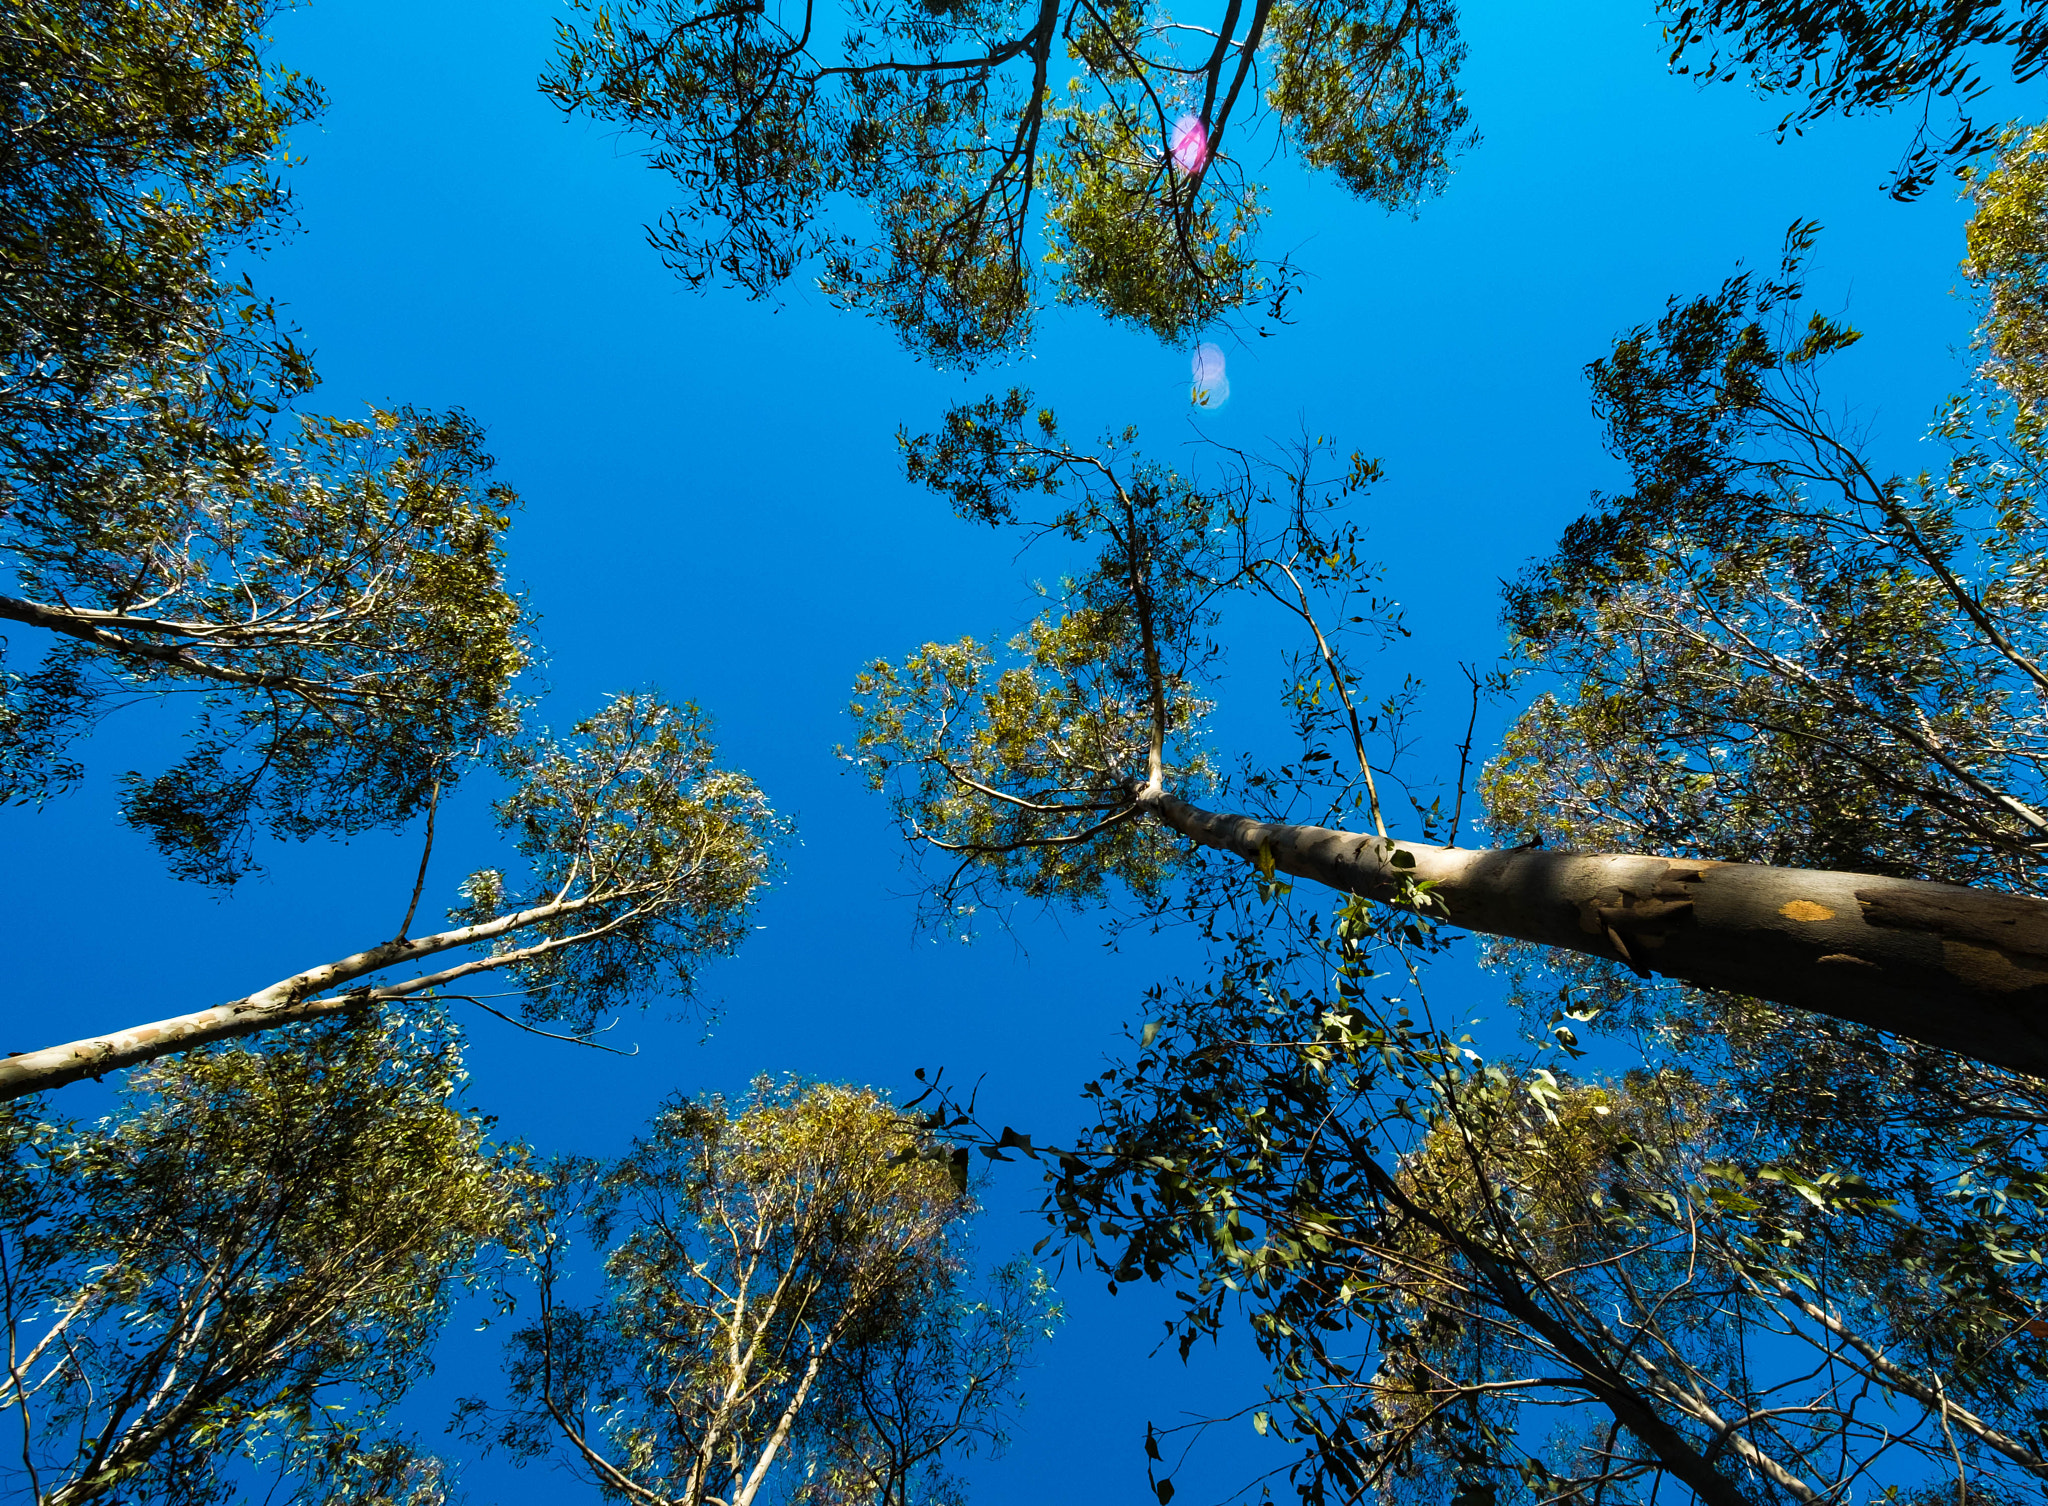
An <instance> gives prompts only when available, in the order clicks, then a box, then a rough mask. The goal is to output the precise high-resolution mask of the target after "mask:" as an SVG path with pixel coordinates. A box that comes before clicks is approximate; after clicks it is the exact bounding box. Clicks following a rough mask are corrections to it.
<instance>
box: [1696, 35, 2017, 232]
mask: <svg viewBox="0 0 2048 1506" xmlns="http://www.w3.org/2000/svg"><path fill="white" fill-rule="evenodd" d="M1658 9H1660V10H1662V11H1663V12H1664V13H1665V14H1666V15H1667V16H1669V17H1670V21H1669V24H1668V25H1667V26H1666V27H1665V33H1664V35H1665V39H1666V41H1668V42H1669V43H1670V44H1671V48H1672V51H1671V63H1672V66H1673V68H1675V69H1676V70H1677V71H1678V72H1679V73H1681V74H1692V75H1694V76H1696V77H1698V78H1699V79H1700V80H1701V81H1702V82H1703V83H1721V82H1732V81H1733V80H1735V79H1737V78H1742V77H1746V78H1747V79H1748V80H1749V82H1750V84H1751V85H1752V86H1753V87H1754V88H1755V89H1756V90H1757V92H1758V93H1760V94H1767V95H1768V94H1789V95H1793V96H1797V97H1798V100H1797V103H1795V104H1794V105H1793V106H1792V108H1790V109H1789V110H1787V111H1786V113H1785V117H1784V119H1782V120H1781V121H1779V122H1778V137H1779V139H1780V140H1783V139H1784V138H1785V136H1786V135H1788V134H1791V133H1796V132H1798V131H1801V130H1803V129H1804V128H1805V127H1806V126H1808V125H1811V124H1813V123H1814V122H1816V121H1819V120H1822V119H1825V118H1826V117H1827V116H1829V115H1835V114H1841V115H1853V114H1864V113H1871V112H1876V111H1893V110H1904V111H1905V112H1907V113H1908V114H1909V115H1917V116H1918V119H1917V120H1915V121H1914V125H1913V135H1912V138H1911V140H1910V141H1909V142H1908V143H1907V146H1906V149H1905V151H1904V153H1903V154H1902V155H1901V156H1900V159H1899V163H1898V166H1897V167H1895V168H1894V169H1893V170H1892V175H1891V178H1890V180H1889V181H1888V183H1887V184H1886V187H1887V188H1888V189H1889V190H1890V192H1891V194H1892V195H1893V197H1895V198H1900V199H1910V198H1915V197H1917V196H1918V195H1919V194H1921V193H1922V192H1924V191H1925V190H1926V188H1927V186H1928V185H1929V184H1930V183H1932V182H1933V181H1934V178H1935V175H1936V174H1937V173H1938V172H1939V171H1940V169H1941V167H1942V165H1943V163H1944V162H1945V161H1946V162H1951V163H1953V162H1956V161H1958V160H1959V159H1960V160H1967V159H1968V158H1970V157H1972V156H1974V155H1976V154H1978V153H1981V152H1984V151H1986V150H1988V149H1990V148H1991V147H1993V146H1995V145H1996V144H1997V140H1998V136H1999V132H2000V129H2001V122H2000V121H1999V120H1997V119H1993V120H1990V121H1985V120H1983V119H1981V118H1979V116H1980V113H1981V109H1982V106H1981V105H1980V104H1979V100H1980V99H1981V98H1982V96H1983V95H1984V94H1986V93H1987V92H1988V91H1989V89H1990V87H1991V85H1992V83H1993V82H1995V81H1996V77H1997V75H2000V74H2005V75H2008V76H2009V77H2010V78H2011V79H2012V81H2013V82H2015V83H2026V82H2028V81H2030V80H2032V79H2034V78H2037V77H2039V76H2040V74H2041V70H2042V69H2043V68H2044V67H2048V7H2044V6H2043V5H2042V4H2041V0H1889V3H1886V4H1882V5H1868V4H1862V3H1858V0H1659V3H1658ZM1937 110H1943V111H1947V110H1953V112H1954V119H1953V121H1952V122H1951V123H1950V124H1949V125H1947V126H1946V127H1941V126H1937V125H1936V124H1935V121H1934V119H1933V117H1934V114H1935V112H1936V111H1937ZM1943 131H1945V132H1946V138H1945V139H1944V138H1943V136H1942V134H1941V133H1942V132H1943Z"/></svg>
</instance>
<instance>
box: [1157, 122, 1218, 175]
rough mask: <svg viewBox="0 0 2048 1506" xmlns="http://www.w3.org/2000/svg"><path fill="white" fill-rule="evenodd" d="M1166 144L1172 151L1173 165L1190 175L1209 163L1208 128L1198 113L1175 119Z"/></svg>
mask: <svg viewBox="0 0 2048 1506" xmlns="http://www.w3.org/2000/svg"><path fill="white" fill-rule="evenodd" d="M1166 145H1167V150H1168V151H1170V152H1172V153H1173V164H1174V166H1175V167H1178V168H1179V169H1180V170H1181V171H1182V172H1184V173H1186V174H1188V175H1189V176H1190V177H1192V176H1193V175H1194V174H1196V173H1198V172H1200V171H1201V170H1202V169H1203V168H1205V167H1207V166H1208V165H1209V128H1208V126H1206V125H1204V124H1203V123H1202V117H1201V116H1199V115H1183V116H1181V118H1180V119H1179V120H1176V121H1175V122H1174V123H1173V134H1172V135H1170V136H1168V137H1167V138H1166Z"/></svg>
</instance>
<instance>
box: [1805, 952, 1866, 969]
mask: <svg viewBox="0 0 2048 1506" xmlns="http://www.w3.org/2000/svg"><path fill="white" fill-rule="evenodd" d="M1817 960H1819V961H1821V962H1824V963H1834V964H1835V965H1837V966H1843V965H1854V966H1856V967H1870V968H1874V967H1876V966H1877V964H1876V963H1875V962H1872V961H1871V960H1870V959H1869V958H1868V957H1852V956H1850V955H1849V954H1848V953H1847V952H1829V953H1828V954H1827V956H1825V957H1822V958H1819V959H1817Z"/></svg>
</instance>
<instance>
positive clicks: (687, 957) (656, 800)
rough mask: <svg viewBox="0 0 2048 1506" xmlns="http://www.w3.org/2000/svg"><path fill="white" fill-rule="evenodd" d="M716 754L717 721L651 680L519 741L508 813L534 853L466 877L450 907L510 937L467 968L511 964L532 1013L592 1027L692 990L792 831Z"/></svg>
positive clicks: (727, 944)
mask: <svg viewBox="0 0 2048 1506" xmlns="http://www.w3.org/2000/svg"><path fill="white" fill-rule="evenodd" d="M717 754H718V750H717V747H716V746H715V745H714V744H713V743H712V741H711V724H710V720H709V718H707V717H706V716H704V714H703V713H702V712H700V711H698V709H697V708H696V707H695V706H691V705H682V706H674V705H671V704H669V703H668V702H666V701H664V700H662V699H661V698H660V697H659V696H657V695H653V694H650V693H641V694H636V695H620V696H614V697H613V698H612V699H611V701H610V703H609V704H608V705H606V707H605V708H604V710H603V711H601V712H599V713H598V714H597V715H596V716H593V717H589V718H586V719H585V720H583V721H581V722H578V723H577V724H576V725H575V727H574V728H572V729H571V731H570V734H569V735H568V736H566V737H557V736H554V735H553V734H549V733H542V734H541V735H540V736H538V737H536V738H534V739H533V740H531V741H530V742H527V743H522V744H519V745H517V746H514V747H511V748H508V749H507V750H506V751H505V753H504V755H503V765H504V772H505V775H506V777H507V778H508V779H509V780H510V781H511V782H512V784H513V789H512V793H510V794H509V795H507V796H506V797H505V799H504V800H502V801H500V802H499V804H498V823H499V826H500V827H501V828H502V829H503V830H504V831H506V832H507V833H509V834H510V835H511V836H512V838H513V840H514V842H515V844H516V845H517V847H518V850H519V852H520V853H521V854H522V855H523V856H524V857H525V859H526V864H525V867H524V871H523V873H521V874H520V875H519V876H518V877H517V878H516V879H515V880H513V881H509V882H508V880H507V878H506V876H505V874H504V873H503V872H502V871H501V870H499V869H495V868H488V869H481V870H479V871H478V872H476V873H474V874H472V875H470V877H469V878H468V879H467V880H466V881H465V882H464V885H463V894H464V896H465V898H466V900H467V903H466V904H465V905H464V906H463V907H462V908H460V909H457V910H454V911H451V912H450V918H451V919H453V920H455V921H457V922H459V923H460V924H462V925H464V926H473V927H479V928H483V929H485V930H487V931H492V932H495V933H496V935H497V937H498V939H497V940H496V941H495V942H494V950H493V952H492V954H491V955H490V956H489V957H488V958H486V959H484V960H483V961H482V962H481V963H479V964H465V970H469V969H472V968H480V967H483V966H488V967H490V968H502V969H504V970H505V971H506V972H507V973H509V974H510V976H512V977H513V978H515V979H516V980H517V981H518V983H519V985H520V987H521V988H522V989H523V990H524V992H525V994H526V999H527V1002H526V1006H525V1008H526V1013H527V1017H528V1018H530V1019H538V1020H546V1021H551V1022H562V1023H566V1024H568V1025H569V1026H570V1028H571V1029H573V1030H575V1031H577V1032H579V1033H582V1032H587V1031H588V1030H590V1029H591V1028H592V1027H593V1025H594V1024H595V1022H596V1020H597V1019H598V1018H599V1017H600V1016H602V1015H603V1014H604V1013H605V1012H607V1011H609V1010H613V1009H617V1008H621V1007H624V1006H625V1005H627V1004H629V1003H632V1002H638V1001H644V1000H645V999H647V998H649V997H650V996H655V995H660V996H665V997H670V998H677V999H681V998H688V997H689V996H690V995H691V994H692V993H693V992H694V990H695V987H696V973H697V969H698V968H699V967H700V966H701V965H702V963H703V961H704V959H706V958H707V957H714V956H723V955H726V954H728V953H730V952H731V951H732V950H733V949H734V948H736V947H737V946H738V945H739V944H740V942H741V941H742V940H744V939H745V938H746V936H747V934H748V932H749V930H750V929H751V925H750V921H751V909H750V906H751V905H752V903H753V901H754V900H755V899H756V898H757V897H758V895H759V893H760V890H761V887H762V886H763V885H764V884H765V883H766V882H767V881H768V880H769V878H770V877H771V876H772V873H773V850H774V847H775V845H776V844H777V843H778V842H779V841H781V840H782V839H783V838H784V837H785V836H787V835H788V831H789V823H788V822H787V821H786V820H784V819H783V818H782V817H779V816H777V815H776V813H775V812H774V810H773V809H772V808H771V807H770V806H769V804H768V799H767V796H766V795H764V794H763V793H762V791H761V789H760V787H759V786H758V785H756V784H755V783H754V782H753V781H752V780H751V779H749V778H747V776H746V775H744V774H740V773H736V772H734V771H732V770H728V769H722V768H720V767H718V766H717V763H716V761H715V760H716V758H717ZM479 939H481V938H479Z"/></svg>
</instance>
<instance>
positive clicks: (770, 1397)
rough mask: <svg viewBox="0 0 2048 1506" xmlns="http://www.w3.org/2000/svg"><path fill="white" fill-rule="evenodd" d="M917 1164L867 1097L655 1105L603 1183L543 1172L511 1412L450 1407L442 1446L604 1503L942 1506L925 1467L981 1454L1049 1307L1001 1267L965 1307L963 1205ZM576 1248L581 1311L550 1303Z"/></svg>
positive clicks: (943, 1485)
mask: <svg viewBox="0 0 2048 1506" xmlns="http://www.w3.org/2000/svg"><path fill="white" fill-rule="evenodd" d="M935 1149H937V1148H936V1147H935V1146H934V1145H933V1143H932V1142H931V1139H930V1137H929V1135H927V1134H924V1133H923V1132H920V1131H918V1130H917V1129H915V1128H914V1127H913V1126H912V1124H911V1123H910V1121H908V1120H906V1119H905V1118H904V1117H903V1116H902V1115H900V1114H899V1113H897V1112H896V1111H895V1110H894V1109H892V1108H891V1107H890V1106H889V1105H888V1104H887V1103H885V1102H884V1101H882V1100H881V1099H879V1098H877V1097H876V1096H875V1095H874V1094H872V1093H869V1092H866V1091H864V1090H859V1089H853V1088H844V1087H837V1086H833V1085H830V1084H814V1085H809V1086H805V1085H801V1084H797V1083H793V1082H792V1083H781V1084H778V1083H774V1082H771V1081H769V1080H768V1079H765V1078H764V1079H761V1080H760V1081H757V1082H756V1083H755V1085H754V1087H753V1090H752V1092H751V1093H750V1094H749V1095H748V1096H747V1097H746V1098H745V1099H744V1100H742V1101H739V1102H736V1103H728V1102H727V1101H726V1100H724V1099H723V1098H719V1097H712V1098H709V1099H705V1100H702V1101H691V1100H684V1099H677V1100H674V1101H672V1102H671V1103H670V1104H669V1105H667V1106H666V1107H665V1108H664V1109H663V1110H662V1112H661V1113H660V1114H659V1115H658V1116H657V1117H656V1119H655V1122H654V1124H653V1126H652V1128H651V1130H650V1132H649V1134H648V1135H647V1136H646V1137H645V1138H643V1139H641V1140H640V1141H638V1142H637V1143H636V1144H635V1146H634V1148H633V1150H632V1151H631V1152H630V1153H629V1154H628V1155H627V1156H625V1157H624V1158H622V1159H620V1160H619V1161H617V1162H612V1163H596V1162H564V1163H562V1164H561V1165H559V1166H558V1167H557V1168H556V1169H555V1172H554V1175H553V1181H552V1190H551V1192H550V1195H549V1197H548V1198H547V1200H546V1209H545V1215H544V1217H543V1219H542V1222H541V1223H540V1224H539V1225H538V1227H537V1231H536V1233H535V1235H534V1237H533V1241H532V1243H533V1248H534V1252H535V1253H534V1259H533V1271H534V1279H535V1283H536V1286H537V1290H538V1298H539V1310H538V1317H537V1318H536V1320H535V1321H534V1322H533V1323H531V1324H530V1325H528V1326H527V1327H525V1328H523V1329H521V1330H520V1331H519V1332H518V1333H517V1334H516V1335H515V1336H514V1337H513V1339H512V1340H511V1343H510V1345H509V1348H508V1351H507V1360H506V1373H507V1376H508V1379H509V1381H510V1385H511V1391H512V1396H513V1404H512V1406H511V1408H510V1409H505V1410H501V1409H494V1408H492V1407H490V1406H488V1405H487V1404H485V1403H484V1402H483V1401H481V1400H472V1401H469V1402H466V1403H465V1404H464V1408H463V1411H462V1413H461V1414H460V1417H461V1426H462V1427H463V1429H464V1431H465V1432H467V1433H469V1434H470V1435H471V1436H474V1437H477V1438H479V1439H482V1440H485V1441H487V1442H489V1443H491V1444H494V1445H496V1446H501V1447H504V1448H506V1449H508V1450H509V1451H510V1452H511V1453H512V1455H513V1456H514V1457H515V1458H516V1459H519V1460H521V1461H527V1460H535V1459H541V1458H547V1457H551V1456H552V1457H556V1458H559V1459H561V1460H563V1461H564V1462H566V1463H567V1464H568V1465H569V1467H570V1468H571V1469H573V1470H574V1471H575V1472H576V1473H577V1474H579V1475H582V1476H584V1477H585V1478H588V1479H590V1480H591V1481H592V1482H593V1483H594V1484H596V1485H597V1487H598V1488H599V1490H600V1492H601V1493H602V1494H603V1495H604V1496H605V1498H607V1499H630V1500H638V1501H647V1502H663V1503H674V1506H701V1503H705V1502H712V1501H715V1502H722V1503H725V1506H748V1503H750V1502H752V1501H753V1500H755V1499H756V1498H757V1497H760V1496H762V1494H763V1492H764V1491H769V1492H774V1493H776V1494H777V1495H778V1496H779V1497H781V1498H786V1499H789V1500H791V1501H793V1502H803V1503H837V1502H852V1501H861V1500H866V1501H878V1502H884V1503H890V1506H909V1503H911V1502H918V1503H925V1506H943V1503H950V1502H954V1501H957V1500H958V1499H959V1498H960V1487H959V1484H958V1482H957V1481H956V1480H954V1479H952V1478H951V1477H950V1475H949V1474H948V1472H947V1468H946V1466H947V1464H948V1463H949V1462H950V1460H951V1459H952V1458H953V1457H955V1456H957V1455H958V1453H959V1452H960V1451H961V1450H963V1449H970V1448H972V1447H973V1446H974V1445H975V1444H976V1443H977V1442H986V1443H990V1444H993V1445H995V1446H997V1447H1000V1445H1001V1442H1002V1435H1001V1428H1000V1422H1001V1413H1002V1410H1003V1409H1004V1407H1005V1406H1006V1405H1007V1404H1008V1403H1009V1402H1010V1401H1011V1400H1012V1399H1013V1397H1012V1393H1013V1390H1014V1385H1015V1380H1016V1375H1017V1372H1018V1369H1019V1368H1020V1366H1021V1365H1022V1363H1023V1362H1024V1358H1025V1356H1026V1355H1027V1353H1028V1352H1029V1350H1030V1348H1031V1347H1032V1345H1033V1343H1034V1342H1035V1341H1036V1340H1037V1339H1039V1338H1041V1337H1044V1336H1046V1335H1047V1334H1049V1333H1050V1332H1051V1331H1052V1328H1053V1327H1054V1326H1056V1325H1057V1323H1058V1321H1059V1309H1058V1306H1057V1304H1055V1303H1053V1302H1052V1300H1051V1297H1050V1291H1049V1288H1047V1287H1046V1286H1045V1284H1044V1281H1043V1279H1042V1278H1040V1277H1039V1276H1038V1275H1037V1273H1036V1272H1033V1271H1030V1270H1028V1269H1027V1268H1025V1267H1023V1266H1022V1265H1018V1264H1013V1265H1012V1266H1010V1267H1006V1268H1005V1269H1004V1271H1003V1272H1002V1273H1001V1274H1000V1275H999V1277H998V1280H997V1283H996V1287H995V1289H994V1290H993V1291H992V1292H991V1293H990V1294H989V1296H987V1297H983V1298H979V1299H977V1298H975V1297H973V1296H971V1295H969V1293H968V1292H967V1290H966V1288H965V1285H964V1283H965V1280H966V1275H967V1266H966V1263H965V1261H964V1259H963V1245H962V1234H961V1231H962V1226H963V1220H964V1219H965V1218H966V1217H967V1215H968V1214H969V1213H970V1212H971V1210H972V1204H971V1203H970V1202H968V1201H967V1200H966V1199H965V1198H963V1197H962V1196H961V1194H960V1192H959V1190H958V1188H957V1186H956V1184H955V1180H954V1177H953V1176H952V1173H951V1171H950V1168H949V1166H948V1165H947V1164H946V1157H945V1155H944V1154H943V1152H942V1151H940V1152H939V1153H938V1154H936V1155H935V1154H933V1152H934V1151H935ZM577 1228H582V1229H585V1230H587V1231H588V1235H589V1238H590V1240H591V1241H592V1243H593V1244H594V1245H595V1246H596V1247H598V1248H602V1249H604V1250H605V1254H604V1258H603V1270H604V1278H605V1295H604V1296H602V1297H601V1298H599V1299H598V1300H597V1301H596V1302H594V1303H592V1304H589V1305H587V1306H575V1305H571V1304H570V1303H568V1302H567V1301H566V1300H564V1297H563V1296H562V1294H561V1292H560V1291H559V1289H558V1283H559V1282H560V1281H561V1280H562V1278H563V1276H564V1274H565V1272H564V1267H563V1261H564V1259H565V1256H566V1252H567V1250H568V1241H569V1239H570V1237H571V1233H572V1230H574V1229H577Z"/></svg>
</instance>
